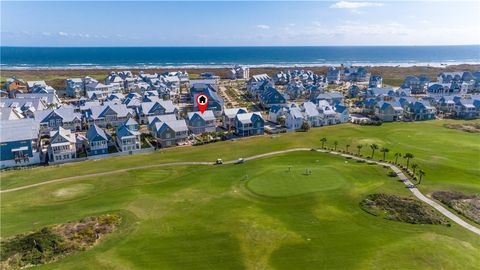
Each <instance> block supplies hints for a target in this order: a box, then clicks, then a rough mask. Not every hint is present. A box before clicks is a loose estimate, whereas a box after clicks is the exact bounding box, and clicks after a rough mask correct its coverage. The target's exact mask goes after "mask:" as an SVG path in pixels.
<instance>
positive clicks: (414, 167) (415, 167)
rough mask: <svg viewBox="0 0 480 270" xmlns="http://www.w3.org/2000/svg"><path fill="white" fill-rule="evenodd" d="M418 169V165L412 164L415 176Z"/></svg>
mask: <svg viewBox="0 0 480 270" xmlns="http://www.w3.org/2000/svg"><path fill="white" fill-rule="evenodd" d="M417 168H418V165H417V163H413V164H412V170H413V175H415V170H416V169H417Z"/></svg>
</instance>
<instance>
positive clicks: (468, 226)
mask: <svg viewBox="0 0 480 270" xmlns="http://www.w3.org/2000/svg"><path fill="white" fill-rule="evenodd" d="M296 151H312V148H292V149H286V150H280V151H275V152H269V153H264V154H258V155H254V156H250V157H246V158H244V160H245V161H248V160H254V159H258V158H263V157H269V156H274V155H279V154H284V153H289V152H296ZM314 151H317V152H322V153H328V154H333V155H338V156H342V157H348V158H351V159H354V160H361V161H364V162H368V163H375V164H377V165H381V166H388V167H390V168H391V169H392V170H393V171H394V172H395V173H397V176H398V177H399V178H400V180H402V182H403V183H404V184H405V186H407V187H408V186H413V183H412V182H410V180H408V178H407V177H406V176H405V175H404V174H403V172H402V171H401V170H400V169H399V168H398V167H397V166H395V165H394V164H390V163H385V162H380V161H375V160H369V159H365V158H361V157H357V156H354V155H349V154H344V153H340V152H336V151H329V150H323V149H315V150H314ZM237 161H238V160H229V161H225V162H223V164H234V163H236V162H237ZM181 165H207V166H212V165H215V162H170V163H162V164H153V165H145V166H137V167H131V168H126V169H119V170H113V171H108V172H101V173H92V174H85V175H78V176H71V177H64V178H58V179H54V180H49V181H45V182H40V183H35V184H31V185H26V186H21V187H16V188H11V189H5V190H1V191H0V193H7V192H14V191H18V190H23V189H28V188H33V187H38V186H43V185H48V184H53V183H59V182H65V181H71V180H78V179H82V178H86V177H95V176H104V175H110V174H115V173H121V172H128V171H132V170H140V169H149V168H158V167H169V166H181ZM409 190H410V191H411V192H412V194H413V195H414V196H415V197H416V198H417V199H419V200H421V201H422V202H424V203H426V204H428V205H430V206H431V207H433V208H435V209H436V210H437V211H438V212H440V213H441V214H443V215H444V216H446V217H447V218H449V219H450V220H452V221H453V222H455V223H457V224H458V225H460V226H462V227H464V228H465V229H467V230H469V231H471V232H473V233H475V234H477V235H480V229H479V228H477V227H475V226H473V225H471V224H469V223H467V222H465V221H464V220H463V219H461V218H460V217H458V216H457V215H455V214H454V213H452V212H450V211H449V210H448V209H446V208H445V207H443V206H442V205H440V204H439V203H437V202H435V201H433V200H432V199H430V198H428V197H427V196H425V195H423V193H421V192H420V190H418V189H417V188H416V187H413V188H409Z"/></svg>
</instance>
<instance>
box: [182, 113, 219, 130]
mask: <svg viewBox="0 0 480 270" xmlns="http://www.w3.org/2000/svg"><path fill="white" fill-rule="evenodd" d="M187 117H188V118H187V119H188V121H187V124H188V129H189V130H190V131H191V132H192V133H193V134H202V133H205V132H215V131H216V126H215V120H216V119H215V115H214V114H213V111H211V110H207V111H205V112H204V113H200V112H189V113H188V114H187Z"/></svg>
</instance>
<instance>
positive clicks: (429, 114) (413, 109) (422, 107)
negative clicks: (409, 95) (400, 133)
mask: <svg viewBox="0 0 480 270" xmlns="http://www.w3.org/2000/svg"><path fill="white" fill-rule="evenodd" d="M405 113H406V118H407V119H409V120H412V121H422V120H434V119H435V114H436V109H435V107H433V106H432V105H430V103H429V102H427V101H425V100H417V101H415V102H413V103H410V104H409V105H408V107H407V110H406V111H405Z"/></svg>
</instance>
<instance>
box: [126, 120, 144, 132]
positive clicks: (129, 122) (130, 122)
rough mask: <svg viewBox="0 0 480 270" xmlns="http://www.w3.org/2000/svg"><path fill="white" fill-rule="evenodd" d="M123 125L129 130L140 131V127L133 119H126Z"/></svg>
mask: <svg viewBox="0 0 480 270" xmlns="http://www.w3.org/2000/svg"><path fill="white" fill-rule="evenodd" d="M123 125H124V126H126V127H127V128H128V129H130V130H135V131H138V130H139V129H140V125H139V124H138V122H137V121H135V119H133V118H128V120H127V121H126V122H125V123H124V124H123Z"/></svg>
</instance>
